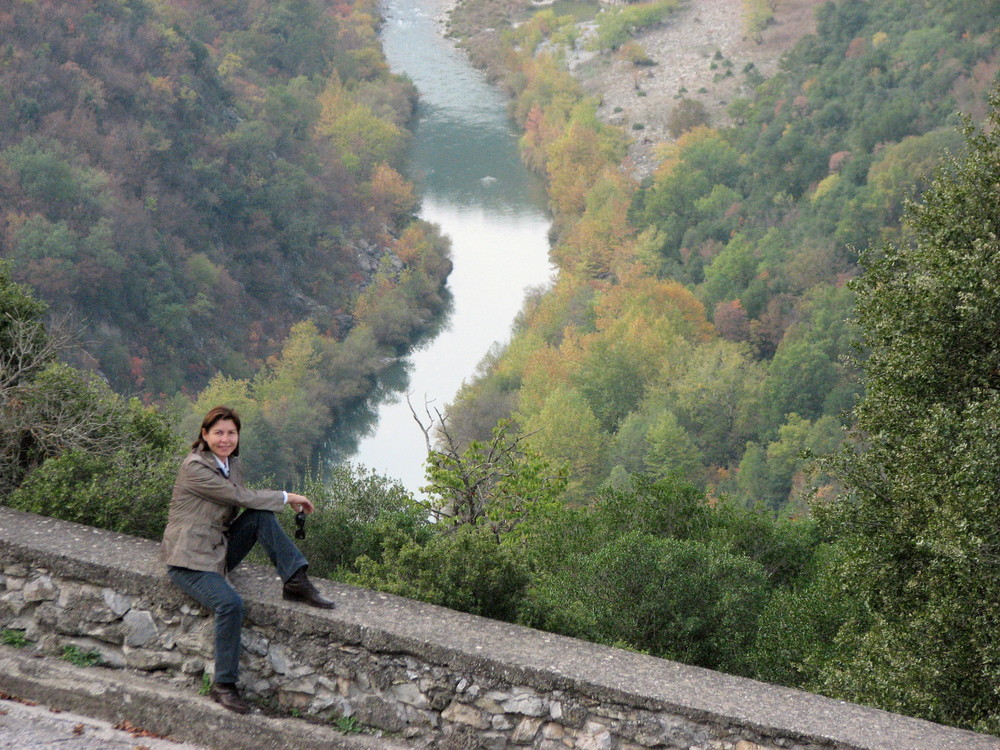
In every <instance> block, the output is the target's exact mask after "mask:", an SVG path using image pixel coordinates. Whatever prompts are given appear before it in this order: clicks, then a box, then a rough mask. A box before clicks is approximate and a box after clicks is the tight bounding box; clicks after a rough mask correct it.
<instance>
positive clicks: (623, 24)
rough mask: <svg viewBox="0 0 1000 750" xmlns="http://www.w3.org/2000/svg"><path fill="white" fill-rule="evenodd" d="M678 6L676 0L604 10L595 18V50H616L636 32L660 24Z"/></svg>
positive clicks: (641, 3) (660, 0) (655, 1)
mask: <svg viewBox="0 0 1000 750" xmlns="http://www.w3.org/2000/svg"><path fill="white" fill-rule="evenodd" d="M678 5H679V3H678V2H677V0H653V1H652V2H640V3H634V4H632V5H626V6H625V7H623V8H605V9H604V11H603V12H602V13H599V14H598V16H597V34H596V37H595V40H594V46H595V48H596V49H599V50H606V49H618V48H619V47H621V46H622V45H623V44H625V43H626V42H627V41H628V40H629V39H630V38H631V37H632V35H633V34H635V33H636V32H638V31H640V30H641V29H644V28H645V27H647V26H652V25H654V24H657V23H660V22H661V21H662V20H663V19H664V18H666V17H667V16H668V15H670V14H671V13H673V12H674V11H675V10H677V6H678Z"/></svg>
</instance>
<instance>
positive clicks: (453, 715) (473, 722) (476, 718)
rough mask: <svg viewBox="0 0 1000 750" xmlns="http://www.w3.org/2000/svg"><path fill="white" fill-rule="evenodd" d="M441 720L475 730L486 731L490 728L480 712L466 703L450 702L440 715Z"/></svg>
mask: <svg viewBox="0 0 1000 750" xmlns="http://www.w3.org/2000/svg"><path fill="white" fill-rule="evenodd" d="M441 718H442V719H444V720H445V721H450V722H452V723H455V724H466V725H468V726H470V727H474V728H476V729H487V728H488V727H489V726H490V722H489V720H488V719H487V718H486V716H485V715H484V714H483V712H482V711H480V710H479V709H477V708H476V707H475V706H470V705H469V704H468V703H459V702H458V701H452V702H451V705H449V706H448V708H446V709H445V710H444V711H443V712H442V713H441Z"/></svg>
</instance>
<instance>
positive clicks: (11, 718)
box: [0, 700, 204, 750]
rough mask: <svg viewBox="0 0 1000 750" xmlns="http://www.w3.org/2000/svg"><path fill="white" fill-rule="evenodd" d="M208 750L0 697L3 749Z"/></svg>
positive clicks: (1, 744)
mask: <svg viewBox="0 0 1000 750" xmlns="http://www.w3.org/2000/svg"><path fill="white" fill-rule="evenodd" d="M50 748H51V750H55V749H56V748H59V749H60V750H139V749H140V748H145V749H146V750H204V749H203V748H201V747H199V746H198V745H191V744H189V743H186V742H174V741H172V740H167V739H161V738H159V737H145V736H142V734H141V733H139V734H132V733H131V732H127V731H123V730H120V729H115V728H114V727H113V726H112V725H111V724H109V723H108V722H106V721H101V720H100V719H91V718H89V717H86V716H80V715H79V714H74V713H71V712H69V711H54V710H52V709H49V708H46V707H44V706H39V705H33V704H31V703H24V702H20V701H15V700H0V750H49V749H50Z"/></svg>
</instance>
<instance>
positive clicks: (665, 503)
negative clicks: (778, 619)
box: [521, 476, 818, 674]
mask: <svg viewBox="0 0 1000 750" xmlns="http://www.w3.org/2000/svg"><path fill="white" fill-rule="evenodd" d="M548 524H551V525H548ZM570 525H571V526H572V528H573V529H574V532H575V533H574V534H573V535H571V538H562V539H555V540H553V539H549V541H548V542H547V543H546V544H545V545H540V546H538V547H535V548H534V549H535V550H536V552H535V553H534V554H531V555H530V559H532V560H533V561H534V563H533V570H534V571H535V573H534V576H533V578H532V582H531V584H530V587H529V590H528V595H527V599H526V601H525V603H524V607H523V609H522V614H521V618H522V620H523V621H525V622H527V623H529V624H532V625H535V626H537V627H543V628H547V629H551V630H555V631H557V632H562V633H566V634H568V635H574V636H578V637H582V638H588V639H591V640H597V641H601V642H605V643H609V644H616V645H625V646H627V647H629V648H635V649H639V650H642V651H647V652H649V653H652V654H654V655H657V656H663V657H666V658H672V659H679V660H681V661H685V662H687V663H690V664H698V665H701V666H706V667H712V668H716V669H724V670H727V671H732V672H738V673H742V674H750V673H752V665H751V663H750V661H751V655H752V653H753V643H754V641H755V639H757V638H758V635H757V633H758V630H757V620H758V618H759V617H760V616H761V614H762V612H763V611H764V608H765V606H766V604H767V602H768V601H769V600H770V598H771V596H772V595H773V592H774V591H775V590H776V589H778V588H780V587H784V586H787V585H788V584H789V583H790V582H792V581H795V580H797V579H799V578H800V577H801V576H802V575H803V573H804V571H806V570H808V568H809V566H810V563H811V561H812V556H813V551H814V549H815V547H816V544H817V542H818V540H817V539H816V537H815V535H814V533H813V530H812V527H811V526H810V525H809V524H803V523H801V522H792V521H783V522H776V521H775V520H774V518H773V517H772V516H770V515H768V514H764V513H758V512H756V511H751V510H747V509H745V508H740V507H738V506H735V505H723V506H721V507H720V508H718V509H713V508H712V507H711V506H709V505H708V504H707V503H706V501H705V497H704V494H703V493H701V492H700V491H699V490H698V489H696V488H695V487H694V486H692V485H690V484H686V483H684V482H682V481H679V480H677V479H673V478H668V479H664V480H659V481H651V480H649V479H644V478H642V477H640V476H633V477H632V479H631V481H630V482H628V483H627V484H626V485H624V486H623V487H621V488H618V489H606V490H604V491H603V492H602V493H601V495H600V497H599V498H598V500H597V502H596V504H595V505H594V506H593V507H592V508H591V509H588V510H571V509H566V510H565V511H564V514H556V515H554V516H553V517H552V518H550V519H548V520H547V522H544V523H542V524H541V529H540V530H539V531H538V537H541V536H542V535H543V534H544V531H543V530H548V534H549V536H551V535H553V534H557V533H558V529H560V528H562V529H565V528H566V527H567V526H570ZM529 554H530V553H529Z"/></svg>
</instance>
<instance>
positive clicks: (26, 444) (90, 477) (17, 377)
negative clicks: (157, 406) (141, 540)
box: [0, 263, 179, 537]
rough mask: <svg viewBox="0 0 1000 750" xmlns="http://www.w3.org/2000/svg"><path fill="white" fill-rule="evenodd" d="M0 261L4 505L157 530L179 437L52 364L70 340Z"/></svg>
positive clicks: (144, 531) (99, 385)
mask: <svg viewBox="0 0 1000 750" xmlns="http://www.w3.org/2000/svg"><path fill="white" fill-rule="evenodd" d="M45 309H46V308H45V305H43V304H42V303H40V302H38V301H37V300H35V299H34V298H33V297H32V296H31V295H30V294H29V293H28V291H27V290H26V289H25V288H24V287H22V286H20V285H18V284H14V283H13V282H12V281H11V280H10V275H9V270H8V266H7V264H6V263H0V497H2V498H4V502H5V503H6V504H8V505H10V506H11V507H14V508H19V509H21V510H26V511H30V512H33V513H41V514H44V515H51V516H55V517H58V518H64V519H67V520H72V521H79V522H82V523H88V524H91V525H95V526H102V527H104V528H110V529H113V530H115V531H124V532H128V533H132V534H141V535H144V536H150V537H155V536H157V535H158V534H159V533H161V532H162V529H163V526H164V525H165V523H166V508H167V503H166V502H165V499H166V496H167V495H168V494H169V488H170V484H171V483H172V481H173V476H174V473H175V471H176V468H177V464H176V459H177V453H178V447H179V446H178V443H177V438H176V437H175V435H174V433H173V430H172V429H171V427H170V424H169V423H168V421H167V420H166V419H165V418H164V417H163V415H162V414H160V413H159V412H157V411H156V410H154V409H152V408H148V407H145V406H143V405H142V404H140V403H139V401H138V400H136V399H131V400H129V399H125V398H122V397H121V396H118V395H117V394H115V393H114V392H113V391H112V390H111V388H110V387H109V386H108V385H107V383H105V382H104V381H103V380H101V379H100V378H98V377H96V376H93V375H90V374H88V373H83V372H80V371H78V370H75V369H73V368H71V367H68V366H66V365H64V364H60V363H59V362H57V361H56V356H57V354H59V353H60V352H61V351H65V349H66V348H67V346H68V338H67V337H66V336H65V335H63V334H58V335H53V334H49V333H48V332H47V331H46V330H45V326H44V325H43V323H42V320H41V316H42V315H43V314H44V312H45Z"/></svg>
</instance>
